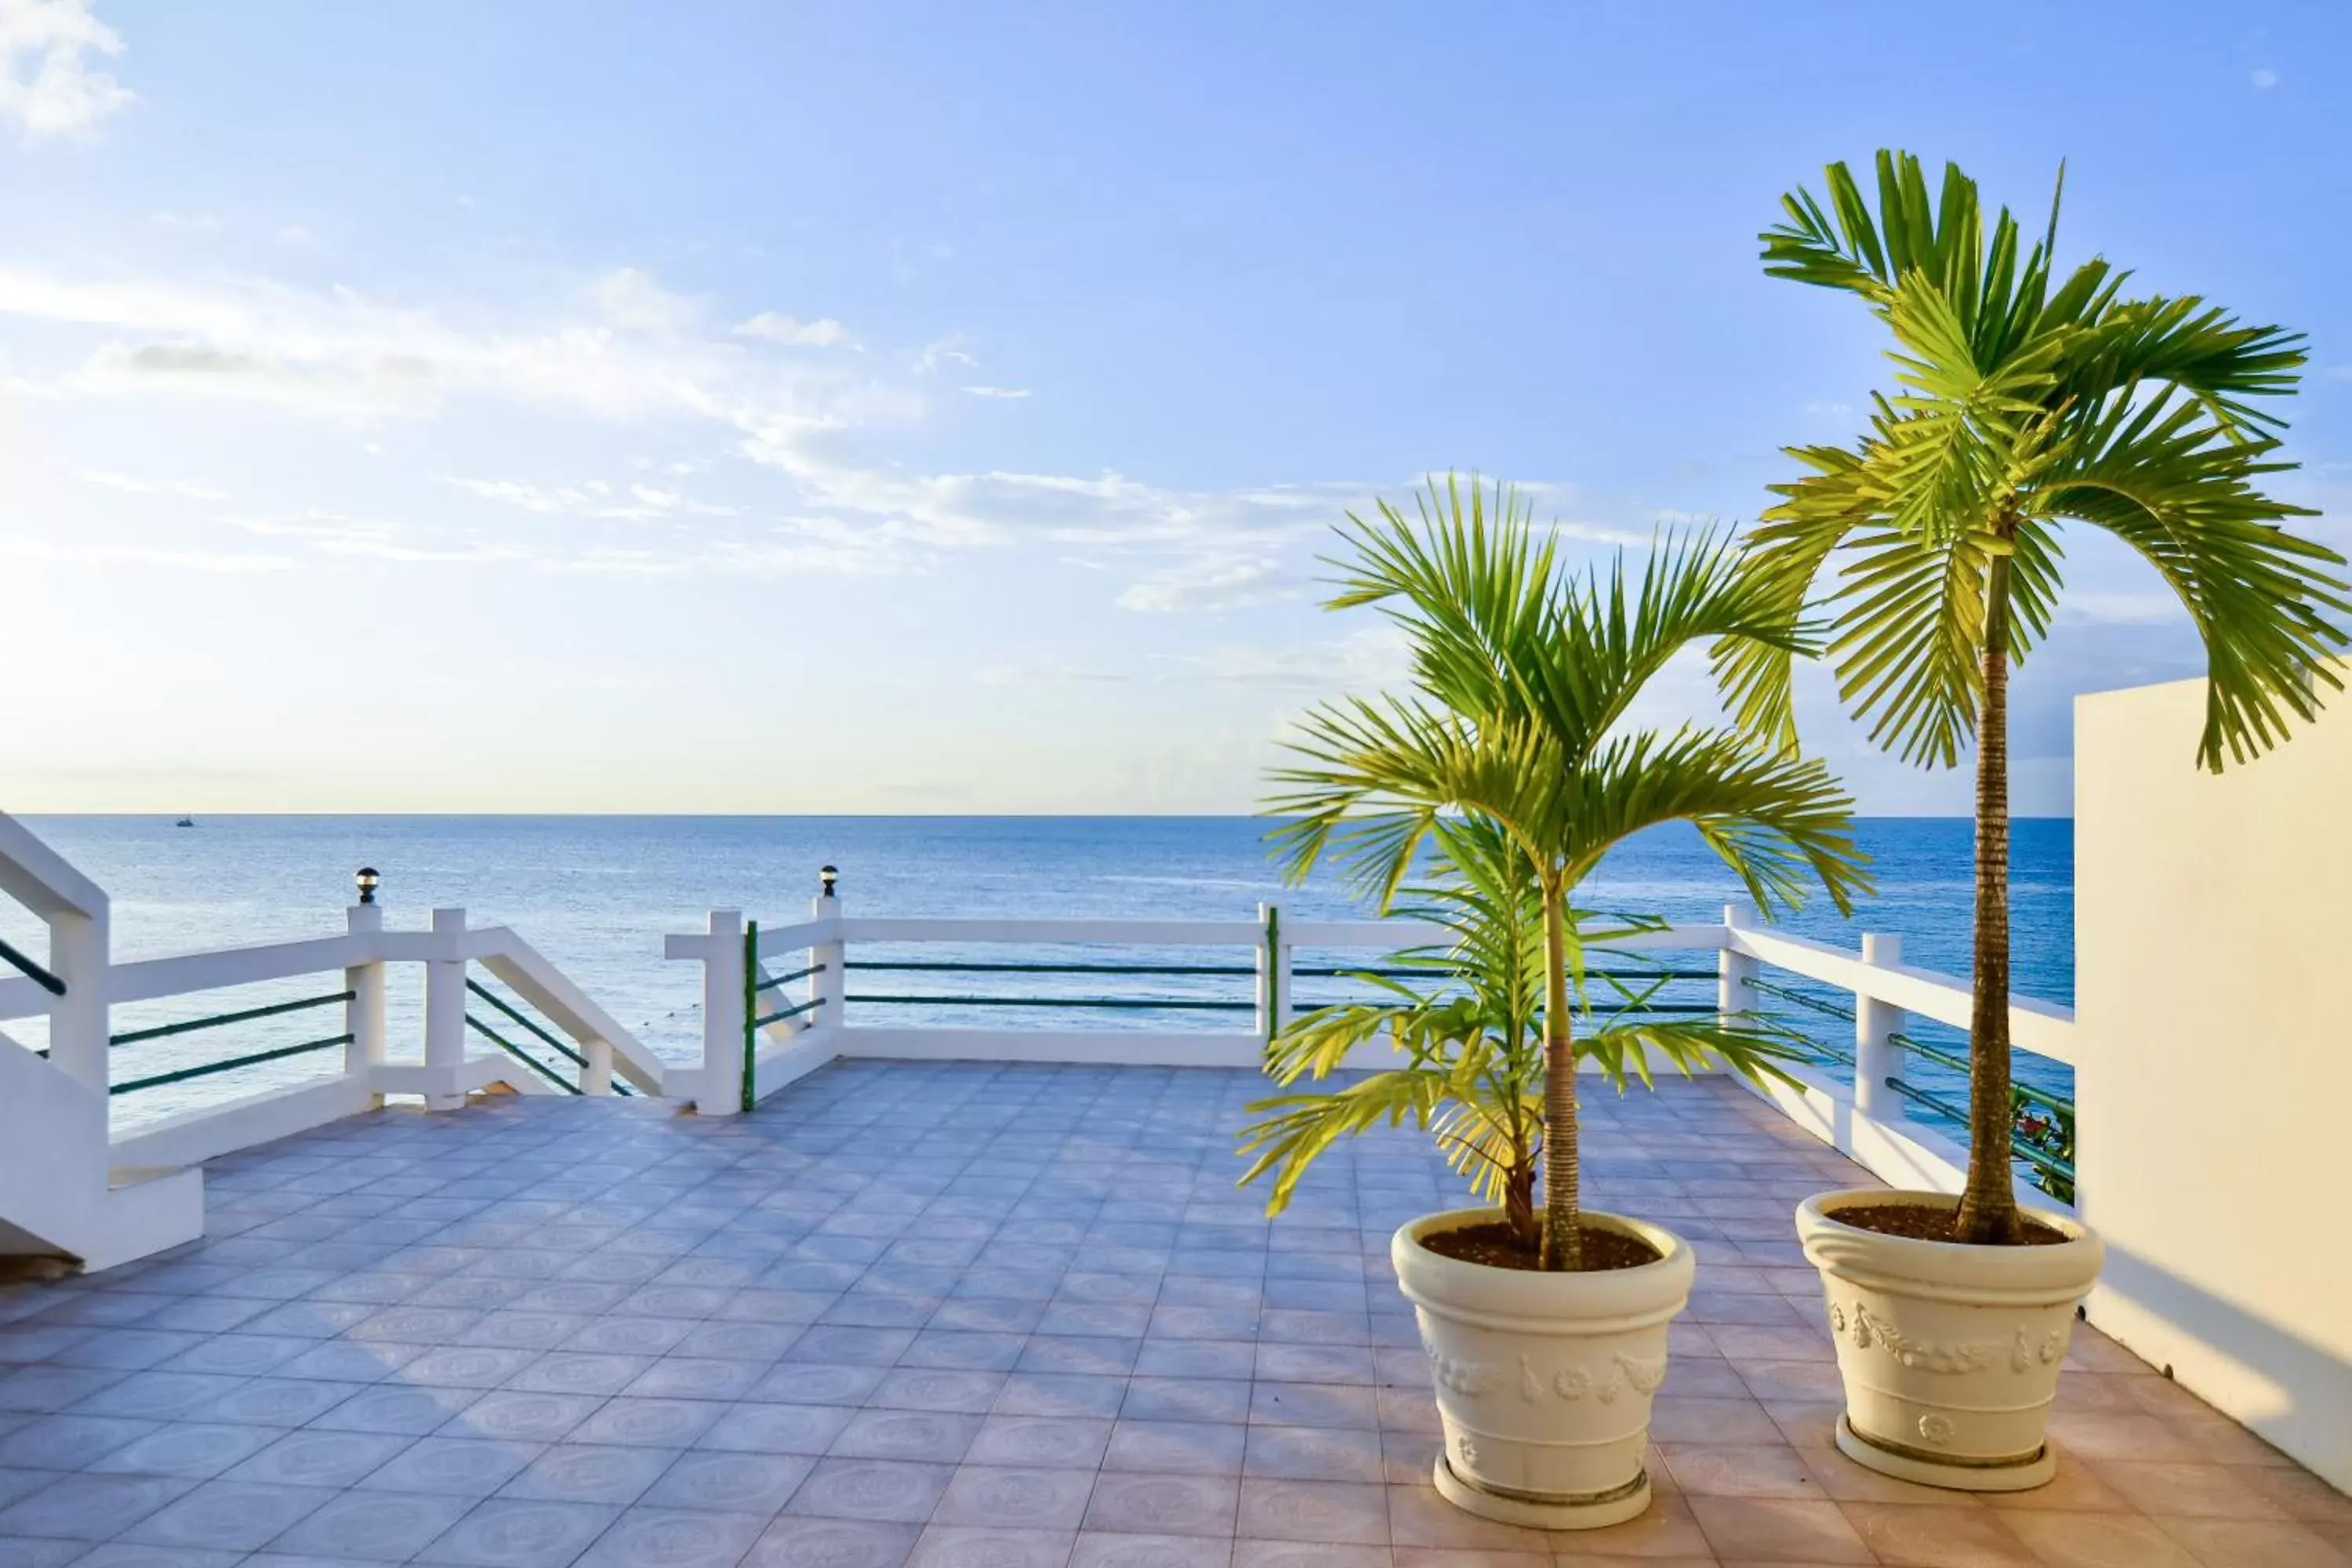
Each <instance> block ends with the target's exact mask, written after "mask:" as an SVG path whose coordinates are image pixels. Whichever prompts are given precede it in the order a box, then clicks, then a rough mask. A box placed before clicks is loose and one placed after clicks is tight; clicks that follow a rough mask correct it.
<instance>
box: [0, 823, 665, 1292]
mask: <svg viewBox="0 0 2352 1568" xmlns="http://www.w3.org/2000/svg"><path fill="white" fill-rule="evenodd" d="M370 886H372V883H371V884H370ZM0 893H5V894H6V895H7V896H8V897H10V898H12V899H14V900H16V902H18V903H20V904H22V905H23V906H24V907H25V908H26V909H27V910H31V911H32V912H33V913H34V914H36V915H37V916H38V917H40V919H41V921H43V923H44V924H45V925H47V928H48V951H47V956H46V960H44V958H43V957H42V956H40V955H37V954H33V953H27V952H15V951H13V950H10V951H6V952H0V961H5V962H0V971H5V973H0V1024H5V1023H6V1022H8V1021H9V1020H12V1019H17V1018H26V1017H40V1016H46V1017H47V1020H48V1033H49V1048H48V1055H47V1058H43V1057H41V1056H40V1055H38V1054H37V1053H36V1052H34V1051H32V1050H29V1049H26V1047H24V1045H23V1044H22V1043H21V1042H20V1041H18V1040H16V1039H15V1038H12V1037H10V1036H8V1035H6V1034H5V1033H0V1257H7V1256H11V1255H16V1256H25V1255H30V1256H37V1257H39V1256H47V1257H54V1258H64V1259H67V1260H68V1261H69V1262H72V1263H76V1264H79V1266H80V1267H81V1268H85V1269H99V1268H110V1267H112V1266H113V1265H115V1264H118V1263H126V1262H129V1261H131V1259H133V1258H144V1257H148V1256H150V1255H152V1254H153V1253H156V1252H160V1251H162V1250H163V1249H164V1248H166V1247H177V1246H179V1245H181V1244H182V1243H184V1242H189V1241H194V1240H195V1239H196V1238H197V1237H200V1236H202V1235H203V1234H204V1177H203V1174H202V1172H201V1171H200V1170H199V1169H198V1167H199V1166H201V1165H202V1163H204V1162H205V1161H206V1160H209V1159H212V1158H214V1157H215V1156H216V1155H220V1154H225V1153H227V1152H231V1151H233V1150H237V1149H247V1148H251V1147H253V1146H254V1145H255V1144H257V1143H266V1142H271V1141H272V1140H274V1139H278V1138H284V1137H289V1136H290V1135H292V1134H294V1133H297V1132H301V1131H307V1130H308V1129H310V1128H312V1127H317V1126H320V1125H321V1124H323V1123H325V1122H329V1121H336V1120H338V1119H340V1118H341V1117H346V1116H356V1115H360V1114H362V1113H363V1112H366V1111H369V1110H375V1109H376V1108H378V1107H379V1106H381V1105H383V1102H384V1098H385V1097H386V1096H387V1095H393V1096H412V1097H415V1098H416V1099H419V1100H422V1101H423V1102H424V1104H425V1108H426V1109H427V1110H461V1109H462V1108H463V1107H465V1106H466V1105H467V1103H468V1100H469V1099H470V1097H472V1096H473V1095H475V1094H476V1093H478V1092H479V1091H481V1090H483V1089H488V1088H490V1087H491V1086H493V1085H503V1086H504V1087H506V1088H509V1089H514V1090H517V1091H519V1092H521V1093H526V1094H580V1095H608V1094H614V1093H616V1092H622V1091H624V1090H625V1091H626V1092H631V1093H636V1094H643V1095H647V1096H653V1097H658V1096H660V1095H662V1094H663V1093H664V1079H665V1076H666V1075H665V1070H664V1068H663V1064H662V1062H661V1060H660V1058H657V1057H656V1056H655V1055H654V1054H653V1052H652V1051H650V1050H649V1049H647V1048H646V1046H645V1044H644V1042H642V1041H640V1040H638V1039H637V1038H635V1037H634V1036H633V1035H631V1034H630V1033H629V1031H628V1030H626V1029H625V1028H623V1027H622V1026H621V1025H620V1024H619V1023H618V1022H616V1021H615V1020H614V1018H613V1017H612V1016H611V1015H610V1014H608V1013H606V1012H605V1011H604V1009H603V1008H602V1007H600V1006H598V1005H596V1004H595V1002H593V1000H591V999H590V998H589V997H588V996H587V995H586V994H584V993H583V992H582V991H581V989H580V988H579V987H578V986H577V985H575V984H572V981H571V980H570V978H569V977H567V976H566V975H565V974H564V973H562V971H561V970H559V969H557V968H556V967H555V966H554V965H553V964H552V963H549V962H548V961H547V959H546V958H545V957H544V956H542V955H541V953H540V952H539V951H538V950H537V949H535V948H533V947H532V946H531V945H530V943H529V942H525V941H524V940H523V939H522V938H521V936H520V935H519V934H518V933H516V932H515V931H510V930H509V929H507V928H506V927H504V926H483V927H469V926H467V923H466V911H465V910H457V909H446V910H435V911H434V912H433V924H432V927H431V929H430V930H427V931H388V930H386V929H385V928H384V923H383V913H384V911H383V907H382V906H381V905H379V904H376V903H374V902H373V901H372V900H369V899H368V898H366V897H364V896H363V898H362V902H361V903H359V904H356V905H353V906H352V908H351V909H350V910H347V911H346V929H345V930H343V931H338V932H335V933H333V934H331V935H326V936H320V937H315V938H310V939H308V940H304V941H299V942H271V943H266V944H263V945H260V946H255V947H235V948H221V949H216V950H213V951H209V952H189V953H179V954H175V955H173V956H171V957H167V958H150V959H141V960H137V961H134V962H132V963H113V962H111V960H110V953H109V950H108V928H107V898H106V893H105V891H104V890H103V889H100V887H98V886H97V884H95V883H93V882H92V881H90V880H89V878H87V877H84V876H83V875H82V874H81V873H80V872H79V871H77V870H75V869H74V868H73V867H72V866H70V865H68V863H67V862H66V860H65V859H64V858H62V857H61V856H59V855H58V853H57V852H56V851H55V850H52V849H51V848H49V847H48V846H47V845H46V844H43V843H42V842H41V841H40V840H39V839H38V838H37V837H34V836H33V834H32V833H31V832H29V831H27V830H26V828H25V827H24V826H23V825H22V824H20V823H18V822H16V821H15V820H14V819H13V818H11V817H9V816H6V815H5V814H0ZM389 963H415V964H418V965H421V966H422V967H423V968H424V970H425V1020H424V1030H423V1036H424V1037H423V1039H422V1041H421V1047H422V1048H421V1049H420V1050H419V1051H418V1052H417V1053H416V1054H415V1055H413V1056H398V1057H395V1056H394V1055H392V1054H391V1053H390V1051H389V1050H388V1048H387V1047H388V1045H389V1042H388V1040H387V1038H386V1030H385V1019H384V985H385V981H384V969H385V966H386V965H387V964H389ZM476 965H478V966H479V973H480V974H481V975H482V976H485V977H487V979H488V980H491V981H496V982H497V983H499V984H502V985H503V986H505V987H506V992H507V995H506V996H505V997H501V996H499V994H496V993H494V992H492V991H490V990H489V989H488V986H487V985H486V984H484V983H483V982H482V981H480V980H478V979H476V978H475V977H474V966H476ZM311 975H318V976H331V977H332V980H331V981H330V982H329V984H337V985H338V986H339V990H338V991H336V992H334V993H331V994H326V995H321V996H313V997H310V998H306V999H302V1000H299V1001H295V1002H292V1003H290V1004H289V1008H291V1009H307V1008H310V1007H313V1006H319V1005H334V1004H340V1005H341V1019H342V1032H341V1034H340V1035H337V1036H333V1037H328V1038H324V1039H318V1040H314V1041H312V1042H311V1043H310V1044H309V1045H304V1046H298V1047H293V1048H294V1049H295V1050H296V1051H303V1052H307V1051H311V1050H324V1049H332V1048H336V1047H340V1048H341V1070H340V1071H332V1072H330V1073H328V1074H326V1075H324V1076H315V1077H308V1078H305V1079H301V1080H300V1081H298V1082H296V1083H293V1084H291V1085H290V1086H286V1087H279V1088H274V1089H261V1090H259V1091H257V1092H254V1093H250V1094H246V1095H242V1096H238V1097H235V1098H215V1099H213V1100H210V1101H209V1102H208V1103H205V1104H204V1105H201V1106H199V1107H198V1108H196V1109H194V1110H189V1111H186V1112H184V1113H182V1114H180V1115H177V1116H173V1117H169V1118H166V1119H164V1120H163V1121H151V1122H149V1123H148V1124H146V1125H145V1126H142V1127H140V1128H138V1129H136V1130H135V1131H129V1132H126V1133H124V1134H123V1135H121V1136H120V1137H117V1136H115V1135H114V1134H113V1131H112V1129H111V1128H110V1123H109V1114H108V1104H109V1079H110V1069H109V1063H108V1056H109V1052H110V1049H111V1048H112V1046H113V1044H114V1039H115V1037H113V1036H111V1035H110V1025H109V1021H108V1020H109V1014H110V1008H112V1007H115V1006H120V1005H131V1004H136V1003H142V1002H152V1001H155V1000H158V999H160V998H163V997H171V996H190V995H196V994H204V993H206V992H218V991H223V990H230V989H234V988H236V987H240V986H247V985H253V984H263V983H268V982H272V981H284V980H291V979H295V978H298V977H303V976H311ZM469 996H478V997H480V998H481V999H482V1000H483V1003H484V1005H485V1007H486V1008H488V1009H492V1010H494V1011H493V1015H492V1016H493V1017H494V1018H495V1019H496V1022H495V1023H490V1022H488V1021H486V1020H483V1019H480V1018H478V1017H477V1016H475V1015H473V1014H472V1013H470V1012H469V1011H468V997H469ZM524 1007H529V1008H532V1009H536V1010H537V1013H538V1015H539V1019H540V1020H543V1022H539V1021H534V1020H532V1019H531V1018H530V1017H529V1016H527V1015H526V1014H524V1013H523V1012H522V1011H521V1010H520V1009H522V1008H524ZM280 1010H288V1009H280ZM252 1016H254V1015H252V1014H249V1013H237V1012H234V1011H232V1012H228V1013H224V1014H221V1015H219V1016H215V1017H211V1018H200V1019H191V1020H181V1021H179V1022H178V1023H176V1024H175V1025H173V1026H172V1028H173V1032H183V1031H185V1030H188V1029H193V1028H199V1027H204V1028H208V1027H212V1026H216V1025H234V1024H236V1023H238V1022H240V1021H242V1020H244V1019H247V1018H250V1017H252ZM509 1020H511V1024H509ZM505 1028H511V1029H512V1030H513V1032H514V1033H515V1034H517V1035H518V1036H524V1037H535V1038H536V1040H537V1041H538V1042H539V1043H541V1045H543V1046H544V1047H548V1048H550V1049H551V1050H552V1051H553V1052H554V1053H556V1060H555V1061H554V1062H552V1063H551V1062H549V1061H548V1060H546V1059H544V1058H537V1057H535V1056H534V1055H533V1054H532V1053H530V1052H528V1051H525V1050H523V1049H521V1048H520V1047H518V1045H517V1044H516V1043H515V1042H514V1041H513V1040H509V1039H506V1038H502V1037H500V1031H501V1030H502V1029H505ZM469 1030H471V1031H474V1032H476V1033H479V1034H482V1035H486V1036H488V1037H490V1038H492V1039H494V1040H497V1041H498V1042H499V1045H501V1046H502V1047H505V1054H496V1053H494V1054H490V1055H479V1054H476V1053H474V1052H472V1051H469V1049H468V1048H467V1039H468V1031H469ZM525 1032H527V1035H526V1034H525ZM148 1037H152V1032H151V1034H150V1035H149V1036H148ZM137 1038H140V1036H139V1034H138V1033H137V1032H136V1031H133V1032H130V1033H129V1034H127V1035H126V1036H125V1037H124V1043H126V1044H127V1043H131V1042H132V1041H133V1040H136V1039H137ZM278 1054H280V1055H282V1054H284V1053H283V1052H280V1053H278ZM268 1059H272V1058H271V1055H270V1054H269V1053H263V1054H260V1055H257V1056H250V1057H246V1058H236V1057H230V1058H224V1059H219V1060H216V1061H215V1062H212V1063H210V1064H207V1065H205V1066H204V1067H202V1068H194V1069H191V1071H190V1074H189V1076H193V1074H194V1072H197V1071H202V1072H225V1071H228V1070H232V1069H236V1068H243V1067H247V1066H251V1065H254V1064H256V1063H257V1062H259V1061H263V1060H268ZM567 1059H568V1062H569V1064H570V1065H569V1066H568V1067H567V1066H566V1065H565V1063H566V1060H567ZM572 1068H576V1071H573V1070H572ZM616 1080H618V1081H617V1082H616ZM159 1081H161V1080H158V1079H149V1080H147V1086H148V1087H153V1086H154V1085H155V1084H156V1083H157V1082H159ZM123 1087H124V1088H126V1089H135V1088H137V1087H139V1085H138V1083H137V1082H136V1081H135V1080H134V1081H133V1082H131V1083H129V1084H126V1085H124V1086H123Z"/></svg>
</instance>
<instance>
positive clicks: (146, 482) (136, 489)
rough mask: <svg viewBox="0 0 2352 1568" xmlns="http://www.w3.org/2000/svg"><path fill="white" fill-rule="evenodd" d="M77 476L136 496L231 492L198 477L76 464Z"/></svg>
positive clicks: (219, 497)
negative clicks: (146, 475)
mask: <svg viewBox="0 0 2352 1568" xmlns="http://www.w3.org/2000/svg"><path fill="white" fill-rule="evenodd" d="M73 477H74V478H75V479H79V480H80V481H81V482H82V483H83V484H86V485H96V486H98V487H99V488H100V489H110V490H121V492H122V493H123V494H125V495H134V496H180V497H184V499H186V500H204V501H223V500H228V492H227V491H226V490H224V489H217V488H215V487H214V486H212V485H205V484H198V483H197V482H196V481H195V480H194V479H134V478H132V477H131V475H129V474H116V473H109V472H107V471H106V470H105V469H102V468H76V469H75V470H74V471H73Z"/></svg>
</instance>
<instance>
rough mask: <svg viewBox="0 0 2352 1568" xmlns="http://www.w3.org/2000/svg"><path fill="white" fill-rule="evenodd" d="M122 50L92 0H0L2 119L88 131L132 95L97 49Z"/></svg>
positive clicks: (37, 129) (29, 131) (54, 131)
mask: <svg viewBox="0 0 2352 1568" xmlns="http://www.w3.org/2000/svg"><path fill="white" fill-rule="evenodd" d="M121 52H122V38H121V35H120V34H118V33H116V32H115V30H114V29H113V28H111V27H110V26H107V25H106V24H105V23H103V22H101V21H100V20H99V19H98V18H97V17H96V16H93V15H91V13H90V0H0V120H13V121H16V124H17V125H18V126H19V127H20V128H21V129H22V130H23V131H24V132H25V134H26V135H27V136H58V135H63V134H67V133H68V132H77V131H83V130H87V129H88V128H89V127H90V126H92V125H95V124H97V123H98V122H99V121H101V120H103V119H105V118H106V117H107V116H108V115H110V114H112V113H114V112H115V111H116V110H119V109H121V108H122V107H123V106H124V105H125V104H128V103H130V102H131V99H132V94H131V89H129V88H126V87H124V86H123V85H122V84H121V82H118V81H116V80H115V79H114V78H113V77H112V76H111V75H110V74H109V73H107V72H105V71H102V70H100V69H98V68H96V66H95V64H94V62H93V60H92V59H91V57H92V56H94V55H95V56H111V55H119V54H121Z"/></svg>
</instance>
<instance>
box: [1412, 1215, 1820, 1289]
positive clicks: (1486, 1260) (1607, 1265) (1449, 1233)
mask: <svg viewBox="0 0 2352 1568" xmlns="http://www.w3.org/2000/svg"><path fill="white" fill-rule="evenodd" d="M1838 1218H1840V1219H1843V1218H1845V1215H1844V1214H1843V1213H1841V1214H1840V1215H1838ZM1577 1233H1578V1236H1579V1238H1580V1240H1581V1241H1582V1243H1583V1248H1582V1250H1583V1267H1582V1268H1579V1269H1578V1270H1577V1271H1576V1272H1578V1273H1580V1274H1598V1273H1601V1272H1602V1271H1604V1270H1607V1269H1612V1268H1641V1267H1642V1265H1643V1264H1644V1263H1655V1262H1656V1261H1657V1260H1658V1258H1659V1256H1660V1254H1659V1252H1658V1249H1657V1248H1656V1247H1652V1246H1651V1245H1650V1244H1649V1243H1648V1242H1646V1241H1643V1239H1642V1238H1641V1237H1638V1236H1627V1235H1626V1234H1625V1233H1624V1232H1623V1231H1622V1230H1603V1229H1601V1227H1600V1226H1594V1225H1583V1226H1577ZM1421 1245H1422V1246H1423V1247H1427V1248H1428V1249H1429V1250H1430V1251H1432V1252H1434V1253H1436V1254H1437V1255H1438V1256H1439V1257H1440V1258H1456V1259H1459V1260H1460V1261H1462V1262H1464V1263H1483V1264H1485V1265H1486V1267H1487V1268H1524V1269H1527V1270H1528V1271H1529V1272H1533V1271H1535V1270H1536V1269H1538V1268H1540V1267H1541V1264H1540V1262H1539V1260H1538V1254H1537V1251H1536V1249H1535V1248H1534V1247H1528V1246H1527V1245H1525V1244H1524V1243H1522V1242H1521V1241H1520V1240H1519V1238H1518V1236H1517V1233H1516V1232H1514V1231H1513V1230H1512V1229H1511V1227H1510V1226H1509V1225H1508V1224H1507V1223H1505V1222H1502V1221H1496V1222H1495V1223H1493V1224H1490V1225H1465V1226H1462V1227H1460V1228H1459V1229H1456V1230H1441V1231H1438V1232H1436V1233H1434V1234H1433V1235H1430V1236H1424V1237H1422V1238H1421Z"/></svg>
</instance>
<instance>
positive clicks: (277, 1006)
mask: <svg viewBox="0 0 2352 1568" xmlns="http://www.w3.org/2000/svg"><path fill="white" fill-rule="evenodd" d="M353 994H354V993H352V992H350V991H334V992H330V993H329V994H326V995H323V996H303V997H299V998H297V999H296V1000H294V1001H291V1002H272V1003H270V1004H269V1005H267V1006H263V1007H240V1008H238V1009H237V1010H236V1011H235V1012H233V1013H214V1014H211V1015H209V1016H205V1017H202V1018H184V1019H182V1020H181V1021H179V1022H178V1023H176V1024H155V1025H152V1026H149V1027H147V1028H143V1029H124V1030H122V1031H121V1032H120V1033H117V1034H112V1035H109V1036H108V1037H106V1043H107V1044H108V1045H110V1046H131V1045H137V1044H138V1043H139V1042H141V1041H142V1040H161V1039H166V1038H169V1037H172V1036H173V1035H190V1034H194V1033H195V1032H196V1031H197V1030H199V1029H216V1028H219V1027H220V1026H223V1025H225V1024H245V1023H250V1022H252V1021H253V1020H254V1019H256V1018H275V1017H279V1016H283V1015H285V1014H288V1013H302V1012H308V1011H309V1010H310V1009H311V1008H313V1007H331V1006H333V1005H336V1004H338V1003H341V1002H348V1001H350V1000H351V999H352V995H353ZM351 1043H352V1037H351V1036H350V1035H348V1034H342V1035H331V1036H329V1037H326V1038H325V1039H320V1040H305V1041H303V1042H302V1043H301V1044H299V1045H293V1046H278V1047H273V1048H271V1049H269V1050H266V1051H251V1052H248V1053H247V1054H246V1055H244V1056H241V1057H226V1058H222V1059H221V1060H219V1061H216V1062H198V1063H197V1064H195V1065H194V1067H184V1068H173V1069H172V1070H171V1071H170V1072H159V1073H151V1074H149V1075H148V1076H147V1077H145V1078H134V1079H126V1080H124V1081H123V1082H121V1083H114V1084H109V1085H108V1086H107V1089H106V1092H107V1093H109V1094H135V1093H137V1092H138V1091H139V1090H141V1089H160V1088H162V1087H163V1085H165V1084H169V1083H184V1082H186V1081H187V1080H188V1079H192V1078H208V1077H210V1076H211V1075H212V1074H214V1073H223V1072H234V1071H235V1070H236V1069H237V1068H249V1067H255V1066H257V1065H259V1064H260V1063H262V1062H274V1061H277V1060H278V1059H279V1058H284V1057H298V1056H300V1055H302V1054H303V1053H305V1052H307V1051H323V1050H325V1049H326V1048H327V1047H330V1046H348V1045H350V1044H351ZM41 1055H43V1056H47V1055H48V1052H47V1051H43V1052H42V1053H41Z"/></svg>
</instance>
